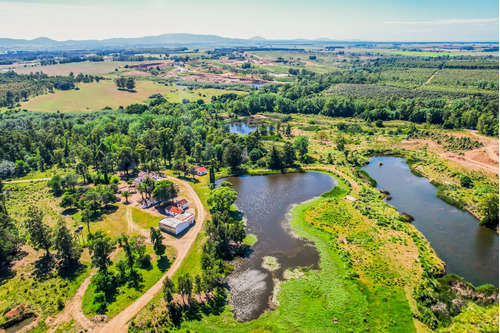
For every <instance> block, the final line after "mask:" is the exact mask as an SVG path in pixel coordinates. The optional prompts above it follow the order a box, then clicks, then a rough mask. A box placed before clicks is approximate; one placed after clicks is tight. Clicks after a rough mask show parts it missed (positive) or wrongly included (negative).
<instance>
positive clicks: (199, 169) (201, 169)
mask: <svg viewBox="0 0 500 333" xmlns="http://www.w3.org/2000/svg"><path fill="white" fill-rule="evenodd" d="M195 169H196V174H197V175H198V176H203V175H206V174H207V168H205V167H199V166H197V165H196V166H195Z"/></svg>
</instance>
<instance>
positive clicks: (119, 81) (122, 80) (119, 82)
mask: <svg viewBox="0 0 500 333" xmlns="http://www.w3.org/2000/svg"><path fill="white" fill-rule="evenodd" d="M115 84H116V86H117V87H118V89H125V87H126V85H127V78H126V77H123V76H120V77H117V78H116V79H115Z"/></svg>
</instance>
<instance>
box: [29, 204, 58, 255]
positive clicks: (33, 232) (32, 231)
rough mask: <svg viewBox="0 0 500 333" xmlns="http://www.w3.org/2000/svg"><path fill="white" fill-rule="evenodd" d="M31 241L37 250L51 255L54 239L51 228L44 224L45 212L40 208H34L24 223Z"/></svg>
mask: <svg viewBox="0 0 500 333" xmlns="http://www.w3.org/2000/svg"><path fill="white" fill-rule="evenodd" d="M24 226H25V228H26V231H27V233H28V237H29V241H30V243H31V245H32V246H33V248H34V249H35V250H45V255H46V256H47V257H48V256H49V255H50V249H51V247H52V237H51V230H50V227H49V226H48V225H47V224H45V223H44V222H43V212H42V211H41V210H40V209H39V208H38V207H36V206H35V207H32V208H31V209H30V210H29V211H28V217H27V219H26V220H25V221H24Z"/></svg>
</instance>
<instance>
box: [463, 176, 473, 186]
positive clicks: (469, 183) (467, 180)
mask: <svg viewBox="0 0 500 333" xmlns="http://www.w3.org/2000/svg"><path fill="white" fill-rule="evenodd" d="M460 186H462V187H466V188H471V187H473V186H474V183H473V182H472V178H470V177H469V176H467V175H462V177H460Z"/></svg>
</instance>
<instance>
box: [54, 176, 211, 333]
mask: <svg viewBox="0 0 500 333" xmlns="http://www.w3.org/2000/svg"><path fill="white" fill-rule="evenodd" d="M169 179H170V180H172V181H174V182H176V183H178V184H179V185H181V186H183V187H185V188H186V189H187V190H188V192H189V193H190V195H191V197H192V198H193V201H194V205H195V207H196V221H197V223H196V224H195V226H194V227H193V228H191V229H190V230H189V231H188V232H187V233H186V234H185V235H184V236H183V237H182V238H179V239H177V238H173V237H171V239H169V238H167V240H166V241H165V242H164V243H165V245H169V246H172V247H174V248H175V249H176V251H177V257H176V260H175V262H174V264H173V265H172V267H171V268H170V269H169V270H168V271H167V273H166V274H165V275H164V276H163V277H162V278H161V279H160V280H159V281H158V282H157V283H156V284H155V285H153V287H151V288H150V289H149V290H148V291H146V293H145V294H143V295H142V296H141V297H140V298H138V299H137V300H136V301H135V302H134V303H132V304H131V305H130V306H129V307H128V308H126V309H125V310H123V311H122V312H121V313H119V314H118V315H117V316H116V317H115V318H113V319H112V320H111V321H109V322H108V323H107V324H104V325H99V324H97V323H95V322H93V321H92V320H90V319H88V318H87V317H86V316H85V315H84V314H83V310H82V300H83V295H85V291H86V290H87V288H88V286H89V285H90V281H91V279H92V276H93V275H94V274H95V273H96V271H95V270H94V271H93V272H92V273H91V275H90V276H89V277H87V278H86V279H85V281H84V282H83V283H82V284H81V285H80V287H79V288H78V289H77V291H76V293H75V295H74V296H73V297H72V298H71V299H70V300H69V301H68V302H67V303H66V305H65V307H64V311H63V312H61V313H59V314H58V315H57V316H56V317H55V318H54V319H52V318H51V317H49V318H48V319H47V320H46V323H47V324H48V325H49V326H51V327H52V328H51V329H50V330H49V331H48V332H51V333H52V332H55V331H56V329H57V328H58V327H59V326H60V325H62V324H64V323H67V322H69V321H70V320H71V319H74V320H75V322H76V323H77V324H78V325H80V326H81V328H82V329H83V330H86V331H94V332H126V331H127V327H128V322H129V321H130V320H131V319H132V318H133V317H134V316H135V315H136V314H137V312H138V311H139V310H141V309H142V308H143V307H144V306H145V305H146V304H147V303H149V301H150V300H151V299H152V298H153V297H154V296H155V295H156V294H157V293H158V292H159V291H160V290H161V287H162V286H163V280H164V279H165V277H166V276H169V277H171V276H173V275H174V274H175V272H176V271H177V270H178V269H179V267H180V265H181V264H182V262H183V261H184V259H185V258H186V256H187V254H188V253H189V250H190V249H191V247H192V245H193V243H194V241H195V240H196V236H197V235H198V233H199V232H200V231H201V228H202V226H203V222H204V220H205V217H206V212H205V209H204V207H203V204H202V203H201V200H200V198H199V197H198V195H197V194H196V192H195V191H194V190H193V188H192V187H191V186H190V185H189V184H188V183H187V182H186V181H183V180H180V179H177V178H173V177H169ZM126 209H127V212H126V213H125V218H126V220H127V225H128V233H129V234H131V233H133V232H136V231H137V232H139V233H140V234H142V235H144V236H145V237H146V238H147V237H148V235H149V231H148V230H145V229H143V228H141V227H139V226H138V225H137V224H136V223H135V222H134V220H133V217H132V208H131V206H127V207H126ZM116 253H117V251H115V252H114V253H113V254H112V255H111V258H113V257H114V256H115V255H116Z"/></svg>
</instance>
